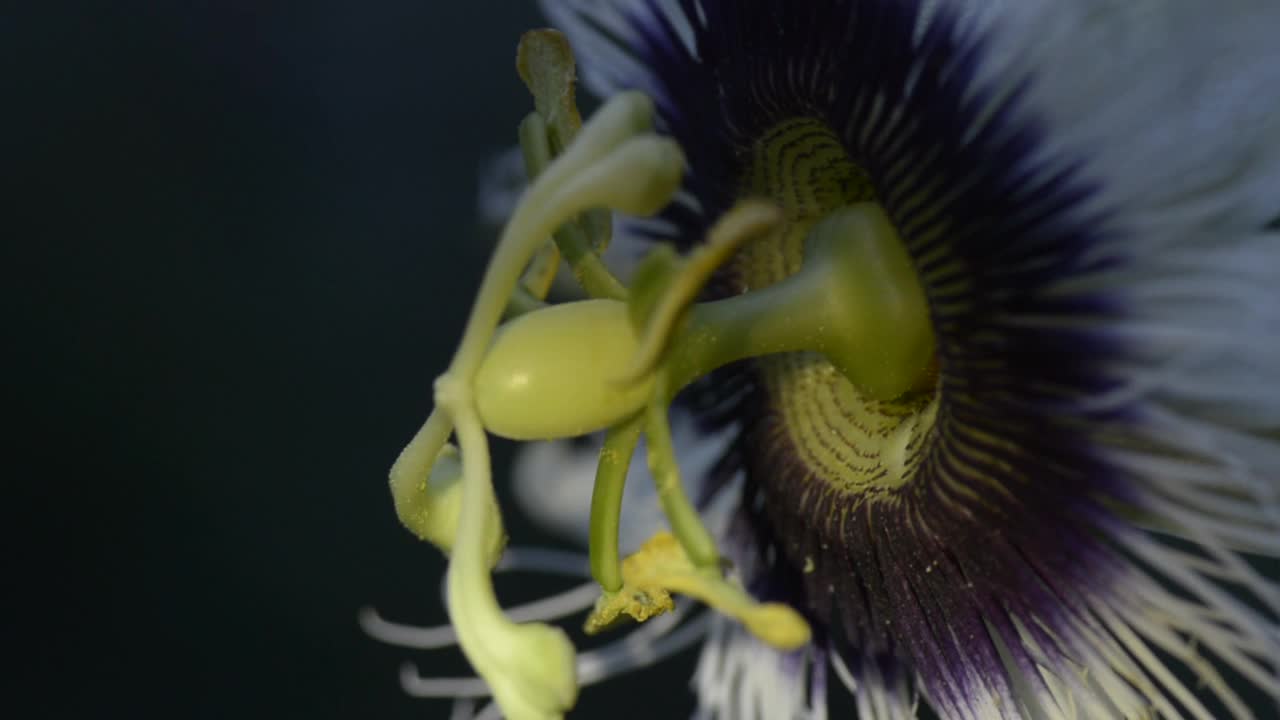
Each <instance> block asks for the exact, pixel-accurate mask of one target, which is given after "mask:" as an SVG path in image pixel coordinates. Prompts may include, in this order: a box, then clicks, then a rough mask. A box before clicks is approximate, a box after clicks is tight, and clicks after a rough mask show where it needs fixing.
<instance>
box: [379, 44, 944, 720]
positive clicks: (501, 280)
mask: <svg viewBox="0 0 1280 720" xmlns="http://www.w3.org/2000/svg"><path fill="white" fill-rule="evenodd" d="M519 58H520V62H519V69H520V72H521V76H522V77H523V78H524V80H525V82H526V84H528V85H529V87H530V89H531V90H532V91H533V93H534V97H535V105H536V107H537V110H535V112H533V113H532V114H530V115H529V116H528V117H527V118H526V120H525V121H524V122H523V123H522V124H521V127H520V138H521V145H522V147H523V149H524V156H525V160H526V164H527V169H528V171H529V175H530V178H531V184H530V186H529V188H528V189H527V191H526V192H525V194H524V196H523V197H522V199H521V201H520V203H519V204H518V206H517V207H516V209H515V211H514V213H513V215H512V217H511V219H510V222H509V223H508V224H507V226H506V228H505V229H504V231H503V233H502V236H501V238H500V240H499V242H498V245H497V247H496V249H495V251H494V254H493V256H492V258H491V260H490V263H489V266H488V269H487V271H486V273H485V276H484V278H483V280H482V284H481V287H480V289H479V291H478V293H477V295H476V299H475V302H474V305H473V308H472V311H471V315H470V317H469V320H468V323H467V326H466V329H465V330H464V333H463V336H462V339H461V341H460V343H459V345H458V348H457V351H456V353H455V355H454V358H453V360H452V362H451V363H450V365H449V367H448V369H447V370H446V371H445V373H444V374H443V375H441V376H440V377H439V378H437V380H436V382H435V405H436V408H435V410H434V411H433V412H432V413H431V415H430V417H429V418H428V420H427V422H426V423H425V424H424V426H423V427H422V429H421V430H420V431H419V433H418V434H417V436H415V437H414V438H413V440H412V441H411V442H410V443H409V445H408V446H407V447H406V448H405V450H404V451H403V452H402V454H401V456H400V458H399V459H398V460H397V462H396V463H395V466H394V467H393V468H392V470H391V487H392V494H393V498H394V500H395V505H396V510H397V513H398V515H399V517H400V519H401V521H402V522H403V523H404V524H405V526H406V527H408V528H409V529H410V530H411V531H412V532H413V533H414V534H415V535H417V536H419V537H420V538H422V539H425V540H428V541H430V542H431V543H433V544H434V545H436V546H437V547H438V548H440V549H441V550H442V551H444V552H445V553H446V554H447V555H448V556H449V569H448V575H447V601H448V609H449V617H450V620H451V622H452V625H453V627H454V629H455V630H456V633H457V640H458V644H459V645H460V646H461V649H462V650H463V652H464V654H465V655H466V657H467V658H468V660H469V661H470V663H471V664H472V666H473V667H474V668H475V670H476V672H477V673H478V674H479V675H480V677H481V678H483V679H484V681H485V682H486V683H487V684H488V686H489V688H490V689H491V690H492V693H493V695H494V697H495V699H496V701H497V703H498V705H499V706H500V708H501V710H502V712H503V713H505V714H506V716H507V717H509V718H512V719H513V720H524V719H526V718H529V719H541V718H556V717H561V716H562V715H563V713H564V712H565V711H567V710H568V709H569V708H570V707H572V705H573V703H574V702H575V700H576V695H577V687H578V682H577V677H576V665H575V654H574V648H573V646H572V644H571V643H570V641H569V640H568V638H567V636H566V635H565V634H564V632H563V631H561V630H559V629H557V628H555V627H553V626H550V625H547V624H542V623H528V624H523V625H519V624H516V623H513V622H512V621H510V620H509V619H508V618H507V617H506V616H505V615H504V613H503V611H502V608H501V607H500V606H499V604H498V601H497V598H496V595H495V592H494V588H493V584H492V579H491V577H490V571H491V570H492V569H493V568H494V566H495V565H496V564H497V563H498V561H499V558H500V555H501V552H502V549H503V547H504V543H505V533H504V531H503V524H502V518H501V511H500V509H499V507H498V504H497V501H496V499H495V493H494V489H493V483H492V474H491V470H490V467H489V450H488V445H487V435H488V434H493V435H497V436H500V437H505V438H508V439H514V440H521V441H525V440H546V439H557V438H568V437H575V436H580V435H584V434H588V433H592V432H598V431H605V432H606V439H605V445H604V449H603V451H602V453H601V456H600V460H599V464H598V469H597V474H596V482H595V488H594V491H593V496H592V498H591V499H590V548H589V552H590V571H591V575H592V576H593V578H594V579H595V580H596V581H597V582H598V584H599V586H600V589H601V591H602V593H601V595H600V598H599V600H598V601H597V603H596V606H595V609H594V611H593V612H592V613H591V614H590V615H589V617H588V618H587V621H586V627H585V629H586V631H587V632H588V633H591V634H594V633H597V632H601V631H603V630H605V629H607V628H609V627H611V626H613V625H615V624H616V623H617V621H618V620H619V619H620V618H622V617H623V616H627V617H629V618H631V619H633V620H635V621H638V622H642V621H645V620H647V619H649V618H651V617H654V616H656V615H660V614H662V613H664V612H667V611H670V610H671V609H672V608H673V607H674V601H673V600H672V598H671V593H679V594H684V595H687V596H690V597H693V598H696V599H697V600H700V601H702V602H703V603H705V604H706V605H708V606H710V607H711V608H713V609H715V610H716V611H718V612H720V613H722V614H723V615H726V616H728V617H731V618H734V619H736V620H737V621H739V622H740V623H742V625H743V626H744V627H745V628H747V629H748V630H749V631H750V632H751V633H752V634H754V635H755V636H756V637H757V638H758V639H759V640H761V641H762V642H764V643H766V644H768V645H770V646H772V647H775V648H778V649H781V650H795V649H798V648H800V647H803V646H804V645H806V644H807V643H808V642H809V640H810V637H811V631H810V628H809V626H808V623H807V622H806V620H805V619H804V618H803V617H802V616H801V615H800V614H799V613H798V612H796V611H795V610H793V609H791V608H790V607H789V606H787V605H785V604H781V603H761V602H758V601H757V600H755V599H754V598H753V597H752V596H751V595H750V594H748V593H747V592H746V590H744V589H743V588H742V587H741V586H740V585H739V584H738V581H737V579H736V576H735V575H734V573H733V572H732V568H730V567H729V564H728V563H727V561H726V560H725V559H724V558H723V557H722V556H721V554H720V552H719V551H718V549H717V547H716V542H715V539H714V538H713V535H712V534H711V533H710V532H709V531H708V529H707V528H706V526H705V525H704V523H703V520H702V518H701V517H700V514H699V512H698V509H697V508H696V507H695V505H694V503H693V502H691V500H690V498H689V497H688V495H687V493H686V491H685V486H684V483H683V482H682V481H681V476H680V469H679V466H678V464H677V462H676V459H675V450H674V446H673V443H672V438H671V429H670V425H669V422H670V421H669V414H670V408H671V403H672V401H673V400H674V399H675V397H676V395H677V394H678V393H679V392H680V391H681V390H682V389H683V388H685V387H686V386H688V385H689V384H690V383H692V382H694V381H696V380H698V379H699V378H702V377H705V376H707V375H708V374H709V373H711V372H713V371H715V370H716V369H718V368H721V367H723V366H725V365H727V364H729V363H732V362H735V361H738V360H742V359H746V358H761V357H765V356H774V355H779V354H783V353H787V354H793V353H809V354H817V355H819V356H822V357H825V358H826V360H827V361H828V362H829V363H830V365H831V367H833V368H835V370H836V371H837V372H838V373H840V374H841V375H842V376H843V377H844V378H845V379H846V380H847V381H848V383H849V385H850V387H851V388H853V389H854V391H855V392H856V393H858V394H859V396H860V397H862V398H864V399H865V400H866V401H867V402H883V403H895V402H899V401H901V400H902V399H903V398H907V399H908V400H907V402H909V403H915V405H913V406H919V403H918V401H917V400H912V399H911V398H915V397H916V396H917V395H918V394H919V393H921V392H922V391H924V392H927V391H929V390H930V389H931V387H932V385H933V384H935V383H936V374H935V371H934V369H933V368H934V365H935V361H934V355H935V348H934V339H933V331H932V327H931V322H930V317H929V312H928V304H927V302H926V299H925V296H924V292H923V290H922V289H921V285H920V282H919V280H918V278H917V276H916V271H915V268H914V267H913V265H912V262H911V259H910V257H909V256H908V254H907V252H906V249H905V247H904V246H903V244H902V242H901V240H900V239H899V238H898V236H897V233H896V231H895V229H894V227H893V224H892V222H891V221H890V219H889V218H888V217H887V216H886V214H885V213H884V211H883V210H882V209H881V208H880V206H879V205H877V204H876V203H875V202H873V201H872V198H868V197H859V196H849V195H846V194H840V193H836V195H835V196H834V200H835V201H833V202H823V203H820V209H821V212H818V213H807V214H806V213H799V214H798V213H797V212H796V211H795V210H796V203H795V202H790V200H794V199H795V197H796V196H795V193H794V192H792V193H791V197H788V194H787V193H778V192H771V191H770V190H771V188H769V187H768V186H767V183H757V184H756V186H755V187H754V188H753V190H754V191H755V192H753V193H751V194H754V195H757V196H763V197H765V198H767V199H748V200H744V201H741V202H739V203H738V204H736V205H734V206H733V207H731V208H730V209H728V210H727V211H726V212H725V213H724V214H723V215H722V216H721V217H720V218H719V219H718V221H717V222H716V223H715V224H714V225H713V226H712V228H711V229H710V231H709V232H708V234H707V237H706V241H705V243H704V244H703V245H701V246H699V247H698V248H696V249H694V250H693V251H691V252H690V253H689V254H688V255H687V256H685V257H681V256H679V255H677V254H676V252H675V251H674V250H672V249H671V248H670V247H669V246H665V245H660V246H657V247H656V248H655V249H653V251H652V252H651V253H650V254H649V255H648V256H647V258H646V259H645V260H644V261H643V262H642V264H641V266H640V267H639V269H638V270H637V272H636V273H635V276H634V278H633V279H632V281H631V282H630V285H626V284H623V283H622V282H620V281H619V280H618V279H617V278H616V277H615V276H613V275H612V273H611V272H610V271H609V270H608V269H607V268H606V267H605V265H604V263H603V261H602V260H601V259H600V252H601V251H602V250H603V248H604V246H605V245H607V243H608V239H609V238H608V235H607V227H608V225H607V222H604V223H602V222H601V220H600V218H601V215H600V211H601V209H604V210H608V211H614V212H621V213H625V214H628V215H639V216H649V215H653V214H655V213H657V212H659V211H660V210H662V209H664V208H665V207H666V206H667V205H668V204H669V203H670V202H671V201H672V199H673V197H674V195H675V193H676V190H677V189H678V188H679V186H680V183H681V181H682V177H683V173H684V170H685V160H684V154H683V152H682V150H681V148H680V147H679V146H678V145H677V144H676V143H675V142H674V141H673V140H671V139H669V138H664V137H660V136H659V135H657V134H655V133H654V132H653V130H652V127H653V113H654V109H653V104H652V102H651V101H650V100H649V99H648V98H647V97H645V96H644V95H641V94H639V93H635V92H628V93H622V94H620V95H617V96H615V97H614V98H612V99H611V100H609V101H608V102H607V103H606V104H605V105H604V106H603V107H602V108H601V109H600V110H599V111H598V112H597V113H596V114H595V115H594V116H593V117H592V118H591V119H590V120H589V121H588V122H587V123H586V124H585V125H582V126H581V128H579V127H578V124H579V120H578V113H577V109H576V107H574V105H573V93H572V82H573V63H572V56H571V55H570V54H569V51H568V47H567V44H565V42H564V40H563V38H562V37H561V36H559V35H558V33H554V32H553V31H539V32H535V33H529V34H527V35H526V37H525V38H524V39H523V40H522V44H521V50H520V53H519ZM765 151H768V149H767V148H766V149H765ZM748 185H751V183H750V182H749V183H748ZM827 188H828V185H827V184H825V183H824V182H822V181H814V182H810V183H808V184H805V183H800V184H798V185H797V186H796V187H792V188H789V190H788V192H790V191H796V190H804V191H806V192H811V193H812V194H813V196H814V197H819V196H823V193H824V192H825V191H826V190H827ZM775 189H776V188H775ZM823 197H824V199H825V200H830V199H831V198H825V196H823ZM801 205H804V203H801ZM809 209H810V210H812V208H809ZM549 238H550V240H549ZM779 245H783V246H787V247H792V248H793V249H794V250H795V251H796V261H797V262H796V267H795V268H794V271H792V272H788V273H785V274H784V275H782V276H779V277H776V278H771V279H770V280H771V281H770V282H768V283H759V284H757V285H755V286H750V287H746V288H745V289H744V291H743V292H741V293H740V294H736V295H731V296H729V297H725V298H723V299H720V300H715V301H710V302H698V299H699V297H700V296H701V295H702V294H703V290H704V288H705V287H706V286H707V284H708V283H709V282H710V281H711V280H712V279H713V278H714V277H715V276H716V275H717V273H724V272H734V273H737V274H738V275H741V274H742V272H743V271H742V268H743V267H744V263H750V262H751V258H752V257H754V256H753V255H752V248H760V247H776V246H779ZM560 257H563V258H565V260H566V261H567V262H568V264H569V266H570V268H571V269H572V271H573V274H574V276H575V278H576V279H577V280H578V283H579V285H580V286H581V287H582V289H583V291H584V293H585V294H586V295H587V297H588V298H590V299H587V300H579V301H572V302H565V303H560V304H547V303H546V302H545V297H546V294H547V292H548V288H549V287H550V282H549V279H548V270H547V267H548V265H550V267H552V268H554V267H555V266H556V265H557V264H558V258H560ZM747 274H748V275H750V272H748V273H747ZM503 318H507V320H506V322H504V323H501V325H500V322H501V321H502V320H503ZM912 426H913V425H912V423H910V422H906V423H903V425H902V427H906V428H909V427H912ZM904 432H906V431H903V432H897V433H887V434H886V436H885V438H884V443H883V444H884V455H885V457H886V458H887V460H886V461H890V460H892V458H891V457H890V456H895V455H896V456H904V455H905V451H904V449H903V448H904V447H905V445H906V444H908V443H909V442H910V438H909V437H907V435H910V433H909V432H906V435H904ZM451 435H453V436H456V439H457V443H458V447H457V448H455V447H454V446H453V445H447V444H446V442H447V441H448V439H449V437H450V436H451ZM641 436H644V437H645V439H646V442H647V462H648V466H649V469H650V473H651V475H652V476H653V480H654V483H655V488H656V491H657V496H658V499H659V501H660V504H661V507H662V510H663V513H664V514H665V516H666V519H667V521H668V523H669V525H670V527H671V533H666V532H660V533H658V534H657V535H655V536H654V537H653V538H652V539H651V540H650V541H649V542H648V543H646V544H645V545H644V546H643V547H642V548H641V549H640V550H639V551H638V552H636V553H635V554H633V555H631V556H630V557H628V558H627V559H626V560H625V561H623V560H621V558H620V553H619V542H618V534H619V525H620V518H621V512H622V492H623V484H624V482H625V476H626V472H627V468H628V466H629V464H630V459H631V457H632V455H633V453H634V450H635V448H636V447H637V444H638V442H639V440H640V438H641ZM895 448H896V450H895ZM901 464H902V463H899V465H901ZM899 470H900V472H905V470H902V469H901V468H900V469H899ZM582 502H583V504H584V505H585V504H586V503H587V499H586V498H582Z"/></svg>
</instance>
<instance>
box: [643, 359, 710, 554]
mask: <svg viewBox="0 0 1280 720" xmlns="http://www.w3.org/2000/svg"><path fill="white" fill-rule="evenodd" d="M644 429H645V435H646V437H647V439H648V440H647V441H648V450H649V452H648V461H649V473H650V474H651V475H653V484H654V487H655V488H656V489H657V491H658V502H659V503H660V504H661V505H662V512H663V513H664V514H665V515H666V516H667V521H668V522H670V523H671V531H672V532H674V533H675V536H676V537H677V538H679V539H680V544H681V546H683V548H684V552H685V554H687V555H688V557H689V558H690V559H691V560H692V561H693V563H694V564H695V565H697V566H698V567H701V568H716V569H717V571H718V569H719V567H718V566H719V562H720V553H719V552H718V551H717V550H716V542H715V539H713V538H712V537H711V533H710V532H708V531H707V527H706V526H705V525H703V524H702V518H701V516H699V515H698V511H697V509H696V508H694V506H693V503H691V502H690V501H689V496H688V495H687V494H686V493H685V491H684V483H682V482H681V481H680V466H679V465H678V464H677V463H676V453H675V444H674V443H673V442H672V440H671V425H670V422H669V421H668V419H667V379H666V377H665V373H663V372H659V373H658V377H657V378H656V379H655V381H654V387H653V399H652V400H651V401H650V402H649V407H648V408H647V409H646V410H645V420H644ZM624 575H625V570H624Z"/></svg>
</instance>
